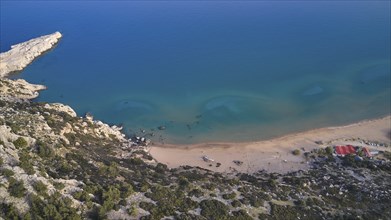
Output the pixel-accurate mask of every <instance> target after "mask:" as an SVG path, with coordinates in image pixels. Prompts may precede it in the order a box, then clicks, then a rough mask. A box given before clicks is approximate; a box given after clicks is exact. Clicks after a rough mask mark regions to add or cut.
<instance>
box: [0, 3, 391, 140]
mask: <svg viewBox="0 0 391 220" xmlns="http://www.w3.org/2000/svg"><path fill="white" fill-rule="evenodd" d="M0 16H1V19H0V24H1V26H0V31H1V34H0V37H1V38H0V46H1V51H6V50H8V49H9V47H10V46H11V45H12V44H16V43H19V42H22V41H25V40H28V39H30V38H33V37H37V36H40V35H44V34H48V33H52V32H54V31H57V30H58V31H60V32H62V33H63V36H64V37H63V39H62V40H61V42H60V43H59V44H58V45H57V47H56V48H55V49H54V50H52V51H50V52H49V53H47V54H46V55H45V56H42V57H40V58H39V59H37V60H36V61H35V62H34V63H33V64H31V65H30V66H28V67H27V68H26V69H25V70H24V71H23V72H22V73H21V74H18V75H16V76H14V77H22V78H25V79H26V80H28V81H30V82H33V83H42V84H45V85H47V86H48V88H49V89H48V90H47V91H44V92H42V93H41V96H40V97H39V99H38V100H39V101H46V102H63V103H66V104H69V105H71V106H72V107H73V108H74V109H75V110H76V111H77V112H78V113H79V114H80V115H83V114H84V113H86V112H91V113H92V114H93V115H95V117H96V118H98V119H101V120H103V121H105V122H108V123H116V124H123V125H125V128H126V132H128V133H129V134H133V133H136V134H138V135H148V134H150V133H154V135H155V136H154V137H153V139H154V140H155V141H162V139H164V142H171V143H192V142H202V141H248V140H259V139H265V138H271V137H275V136H279V135H283V134H287V133H290V132H296V131H302V130H306V129H311V128H318V127H323V126H330V125H339V124H345V123H349V122H353V121H357V120H361V119H366V118H375V117H379V116H383V115H386V114H390V105H391V104H390V98H391V97H390V93H391V85H390V84H391V82H390V80H391V76H390V75H391V74H390V2H387V1H378V2H372V1H344V2H337V1H331V2H327V1H316V2H309V1H308V2H307V1H301V2H300V1H298V2H295V1H277V2H276V1H274V2H273V1H245V2H239V1H212V2H206V1H185V2H179V1H147V2H142V1H134V2H129V1H125V2H124V1H122V2H121V1H118V2H106V1H96V2H91V1H83V2H77V1H70V2H67V1H60V2H47V1H42V2H35V1H34V2H31V1H20V2H8V1H7V2H5V1H2V2H1V15H0ZM158 126H165V127H166V129H165V130H163V131H161V130H158V129H157V127H158ZM142 129H145V130H146V132H145V133H141V132H140V130H142Z"/></svg>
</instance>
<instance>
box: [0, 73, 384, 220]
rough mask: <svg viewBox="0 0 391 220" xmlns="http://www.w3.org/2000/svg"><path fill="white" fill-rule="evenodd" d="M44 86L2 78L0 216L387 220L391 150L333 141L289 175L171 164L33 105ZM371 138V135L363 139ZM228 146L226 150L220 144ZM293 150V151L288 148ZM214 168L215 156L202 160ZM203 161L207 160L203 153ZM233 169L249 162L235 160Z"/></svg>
mask: <svg viewBox="0 0 391 220" xmlns="http://www.w3.org/2000/svg"><path fill="white" fill-rule="evenodd" d="M42 89H44V86H39V85H32V84H29V83H28V82H26V81H24V80H10V79H6V78H0V218H3V219H200V220H206V219H223V220H224V219H246V220H247V219H248V220H250V219H389V216H391V211H390V210H391V205H390V204H391V183H390V181H389V180H390V179H391V162H390V160H391V153H390V152H389V151H390V150H389V143H386V144H379V143H376V142H374V141H376V140H371V142H370V143H376V144H377V145H379V149H380V151H381V152H379V154H378V155H376V156H374V157H371V158H367V157H359V158H357V157H356V156H355V155H347V156H345V157H338V156H335V155H333V153H332V151H331V149H332V146H330V145H331V144H332V142H330V143H329V142H328V143H320V142H319V143H314V145H316V147H314V148H312V150H311V151H308V152H302V153H300V152H301V151H300V150H297V151H296V150H295V151H293V154H294V156H295V157H298V158H302V159H305V160H306V164H308V166H309V167H308V169H306V170H297V171H294V172H288V173H283V174H282V173H276V172H266V171H264V170H262V167H259V171H258V172H251V173H242V172H231V173H225V172H222V173H220V172H214V171H211V170H210V169H204V168H200V167H193V166H180V167H176V168H169V167H168V166H167V165H166V164H162V163H159V162H158V161H156V160H155V159H154V157H152V156H151V154H149V146H146V144H147V142H146V141H140V140H141V139H140V138H131V139H130V138H128V137H126V136H125V135H124V134H123V133H122V132H121V128H120V127H118V126H115V125H113V126H110V125H108V124H105V123H103V122H101V121H98V120H95V119H94V118H93V117H92V116H91V115H86V116H84V117H80V116H78V115H77V114H76V113H75V111H74V110H73V109H72V108H71V107H69V106H66V105H63V104H61V103H43V102H33V101H31V99H33V98H35V97H37V96H38V92H39V90H42ZM361 141H362V142H363V143H369V142H368V140H361ZM223 150H224V149H223ZM292 150H293V149H292ZM198 159H199V160H200V161H202V163H206V164H208V167H217V166H220V165H221V164H220V165H219V161H211V160H208V161H205V160H203V159H202V158H201V157H200V158H198ZM204 159H205V158H204ZM232 166H243V164H242V163H241V161H236V163H235V164H233V165H232Z"/></svg>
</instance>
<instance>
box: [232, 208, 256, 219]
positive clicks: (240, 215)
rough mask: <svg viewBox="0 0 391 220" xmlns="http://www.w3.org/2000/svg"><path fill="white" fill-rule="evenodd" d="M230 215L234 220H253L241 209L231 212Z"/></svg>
mask: <svg viewBox="0 0 391 220" xmlns="http://www.w3.org/2000/svg"><path fill="white" fill-rule="evenodd" d="M232 215H233V216H234V219H236V220H252V219H253V218H251V216H249V215H248V214H247V212H246V211H244V210H243V209H240V210H238V211H233V212H232Z"/></svg>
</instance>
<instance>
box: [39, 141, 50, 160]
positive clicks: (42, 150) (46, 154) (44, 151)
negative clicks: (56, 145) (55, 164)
mask: <svg viewBox="0 0 391 220" xmlns="http://www.w3.org/2000/svg"><path fill="white" fill-rule="evenodd" d="M37 154H38V156H40V157H41V158H51V157H53V156H54V151H53V149H52V148H51V147H49V146H47V145H46V144H44V143H42V142H40V143H38V144H37Z"/></svg>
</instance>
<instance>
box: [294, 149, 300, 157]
mask: <svg viewBox="0 0 391 220" xmlns="http://www.w3.org/2000/svg"><path fill="white" fill-rule="evenodd" d="M292 154H293V155H296V156H297V155H300V150H299V149H296V150H293V151H292Z"/></svg>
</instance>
